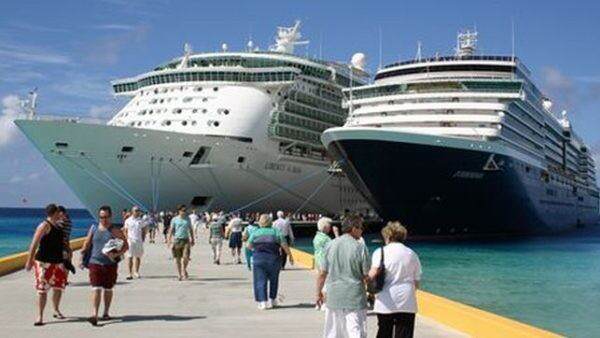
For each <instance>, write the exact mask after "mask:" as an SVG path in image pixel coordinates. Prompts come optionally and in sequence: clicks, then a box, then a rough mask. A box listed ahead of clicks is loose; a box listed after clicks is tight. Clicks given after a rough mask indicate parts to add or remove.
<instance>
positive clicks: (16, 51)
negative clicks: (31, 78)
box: [0, 41, 71, 64]
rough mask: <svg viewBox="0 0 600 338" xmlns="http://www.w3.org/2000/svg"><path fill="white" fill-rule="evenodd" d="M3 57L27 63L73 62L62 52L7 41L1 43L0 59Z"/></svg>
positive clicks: (9, 60)
mask: <svg viewBox="0 0 600 338" xmlns="http://www.w3.org/2000/svg"><path fill="white" fill-rule="evenodd" d="M3 59H5V60H7V61H8V62H11V63H14V62H16V63H26V64H32V63H33V64H35V63H41V64H69V63H70V62H71V59H70V58H69V57H67V56H66V55H62V54H60V53H56V52H53V51H50V50H45V49H43V48H39V47H34V46H26V45H15V44H10V43H7V42H6V41H2V43H1V44H0V60H3Z"/></svg>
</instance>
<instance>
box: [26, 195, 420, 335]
mask: <svg viewBox="0 0 600 338" xmlns="http://www.w3.org/2000/svg"><path fill="white" fill-rule="evenodd" d="M46 216H47V217H46V219H45V220H44V221H42V222H41V223H40V225H39V226H38V227H37V229H36V232H35V234H34V236H33V239H32V243H31V246H30V249H29V257H28V260H27V262H26V265H25V268H26V269H27V270H32V269H33V270H34V276H35V288H36V290H37V292H38V314H37V318H36V320H35V322H34V325H36V326H39V325H43V324H44V308H45V306H46V302H47V293H48V291H49V290H50V289H52V306H53V317H54V318H57V319H64V318H65V317H64V315H63V314H62V312H61V311H60V301H61V298H62V293H63V291H64V289H65V287H66V286H67V285H68V272H69V270H70V271H73V272H74V270H75V267H74V265H73V263H72V261H73V260H74V259H73V252H72V250H71V248H70V245H69V239H70V233H71V221H70V219H69V216H68V213H67V211H66V210H65V208H64V207H61V206H57V205H54V204H50V205H48V206H47V207H46ZM112 216H113V215H112V210H111V208H110V207H109V206H102V207H100V208H99V210H98V214H97V217H96V218H97V220H98V222H97V224H94V225H92V226H91V227H90V228H89V230H88V233H87V236H86V237H85V240H84V244H83V247H82V250H81V255H80V256H79V260H78V264H77V265H78V266H79V268H81V269H87V270H88V271H89V283H90V285H91V287H92V297H91V303H92V306H91V308H92V311H91V316H90V317H89V318H88V321H89V322H90V323H91V324H92V325H94V326H97V325H99V324H98V323H99V321H106V320H110V319H111V316H110V306H111V303H112V299H113V288H114V286H115V284H116V282H117V275H118V263H119V262H120V261H121V260H122V259H125V260H126V261H127V277H126V279H127V280H134V279H140V278H142V275H141V272H140V271H141V265H142V258H143V256H144V244H145V243H146V242H148V243H156V241H157V238H156V236H157V234H158V233H159V232H160V231H161V230H162V233H163V236H164V243H166V245H167V247H168V248H169V249H170V251H171V255H172V257H173V261H174V263H175V271H176V272H177V280H178V281H184V280H187V279H189V278H190V276H189V273H188V265H189V263H190V260H191V252H192V247H193V246H194V245H195V244H196V243H197V241H198V240H200V238H201V237H206V240H207V243H208V244H209V246H210V248H211V252H212V263H213V264H216V265H220V264H221V261H222V259H223V254H222V251H223V246H224V243H226V245H227V246H228V247H229V249H230V251H231V252H230V256H231V258H232V263H233V264H240V265H241V264H243V263H244V260H245V263H246V268H247V269H248V270H250V271H251V272H252V277H253V278H252V279H253V293H254V300H255V301H256V303H257V307H258V309H260V310H266V309H271V308H276V307H277V306H278V305H279V302H280V301H279V298H278V289H279V275H280V273H281V271H282V270H284V269H285V268H286V265H287V264H288V263H289V264H291V265H293V264H294V257H293V255H292V252H291V250H290V247H292V246H294V243H295V236H294V231H293V227H292V220H293V218H294V217H297V216H294V215H291V214H289V213H288V214H286V213H285V212H283V211H278V212H276V213H275V215H273V214H270V213H262V214H260V213H249V214H245V215H243V216H242V215H240V214H226V213H224V212H223V211H218V210H217V211H213V212H202V213H199V212H197V211H196V210H188V208H187V207H186V206H185V205H179V206H177V208H176V209H175V211H162V212H159V213H153V212H144V211H143V210H142V209H141V208H140V207H138V206H133V207H132V208H131V209H130V210H123V211H122V213H121V217H122V220H123V225H122V227H118V226H115V225H113V222H112ZM273 216H275V217H273ZM310 217H313V216H312V215H311V216H310ZM314 219H316V220H317V221H316V222H317V232H316V234H315V236H314V238H313V242H312V243H313V247H314V262H315V269H316V271H317V277H316V296H315V300H314V301H315V306H316V308H317V309H319V310H322V311H324V315H325V327H324V332H323V337H326V338H333V337H361V338H362V337H366V336H367V326H366V325H367V310H368V309H369V295H371V296H373V295H374V299H373V303H374V304H371V305H372V306H373V312H374V313H375V314H376V315H377V319H378V333H377V337H412V336H413V332H414V323H415V313H416V312H417V303H416V296H415V294H416V289H417V288H418V287H419V281H420V278H421V266H420V263H419V259H418V257H417V255H416V254H415V253H414V251H412V250H411V249H409V248H408V247H407V246H405V245H404V244H403V242H404V241H405V240H406V237H407V231H406V229H405V228H404V227H403V226H402V225H401V224H400V223H399V222H390V223H388V224H387V225H386V226H385V227H383V229H382V230H381V234H382V237H383V240H384V243H385V245H384V246H382V247H381V248H379V249H377V250H375V251H374V252H373V253H372V255H370V254H369V251H368V248H367V245H366V244H365V241H364V239H363V231H364V225H363V219H362V217H360V216H359V215H355V214H351V213H349V212H346V213H345V214H344V215H343V216H342V217H341V220H340V221H339V222H338V221H336V222H334V221H333V219H332V218H329V217H322V216H320V215H319V216H318V217H315V218H314ZM242 253H243V255H242ZM101 304H103V305H104V306H103V312H102V315H100V314H99V313H100V312H99V309H100V305H101Z"/></svg>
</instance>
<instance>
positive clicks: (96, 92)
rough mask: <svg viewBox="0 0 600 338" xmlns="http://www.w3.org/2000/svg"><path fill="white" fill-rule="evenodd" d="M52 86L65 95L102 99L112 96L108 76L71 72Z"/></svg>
mask: <svg viewBox="0 0 600 338" xmlns="http://www.w3.org/2000/svg"><path fill="white" fill-rule="evenodd" d="M51 88H52V89H53V90H55V91H57V92H58V93H60V94H63V95H65V96H71V97H77V98H83V99H92V100H102V99H106V98H108V97H110V90H111V88H110V83H109V79H108V78H104V77H101V76H97V75H90V74H84V73H75V72H69V73H66V74H64V77H63V78H62V79H61V80H60V82H59V81H57V82H56V83H54V84H53V85H52V86H51Z"/></svg>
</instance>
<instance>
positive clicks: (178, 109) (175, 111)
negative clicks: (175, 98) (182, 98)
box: [173, 108, 181, 114]
mask: <svg viewBox="0 0 600 338" xmlns="http://www.w3.org/2000/svg"><path fill="white" fill-rule="evenodd" d="M173 114H181V108H177V109H173Z"/></svg>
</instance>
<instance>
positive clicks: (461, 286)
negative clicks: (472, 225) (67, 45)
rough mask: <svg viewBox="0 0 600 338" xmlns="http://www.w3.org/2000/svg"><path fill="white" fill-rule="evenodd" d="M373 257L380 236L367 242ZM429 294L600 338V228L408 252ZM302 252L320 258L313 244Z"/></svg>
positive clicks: (421, 245) (424, 245)
mask: <svg viewBox="0 0 600 338" xmlns="http://www.w3.org/2000/svg"><path fill="white" fill-rule="evenodd" d="M366 241H367V242H368V243H369V248H370V250H371V251H373V249H375V248H377V247H378V246H379V245H381V244H380V242H379V240H378V237H377V236H370V237H367V238H366ZM408 245H409V246H410V247H411V248H413V249H414V250H415V251H416V252H417V253H418V255H419V257H420V259H421V264H422V265H423V289H424V290H426V291H430V292H432V293H435V294H438V295H441V296H444V297H447V298H450V299H453V300H456V301H459V302H462V303H466V304H470V305H473V306H475V307H478V308H481V309H484V310H488V311H491V312H494V313H497V314H500V315H503V316H505V317H509V318H513V319H516V320H519V321H522V322H525V323H529V324H532V325H534V326H537V327H541V328H545V329H548V330H550V331H553V332H557V333H562V334H565V335H567V336H569V337H600V320H599V319H598V318H599V317H598V316H599V314H600V226H596V227H593V228H588V229H582V230H578V231H576V232H574V233H571V234H569V235H562V236H557V237H534V238H528V239H521V240H511V241H494V242H490V241H486V242H462V241H461V242H450V243H448V242H446V243H428V242H416V243H409V244H408ZM299 246H300V247H301V248H303V249H306V250H308V251H312V248H311V246H310V241H309V240H308V239H302V240H301V241H300V243H299Z"/></svg>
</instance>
